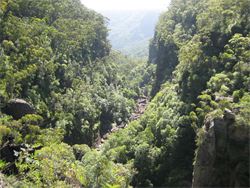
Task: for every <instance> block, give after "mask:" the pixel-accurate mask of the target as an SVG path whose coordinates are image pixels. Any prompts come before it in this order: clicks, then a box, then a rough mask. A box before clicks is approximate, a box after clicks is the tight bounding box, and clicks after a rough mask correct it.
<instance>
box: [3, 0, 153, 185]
mask: <svg viewBox="0 0 250 188" xmlns="http://www.w3.org/2000/svg"><path fill="white" fill-rule="evenodd" d="M105 24H106V22H105V19H104V17H103V16H101V15H100V14H98V13H96V12H94V11H91V10H88V9H87V8H85V7H84V6H83V5H82V4H81V3H80V0H52V1H51V0H37V1H34V0H1V1H0V108H1V111H0V171H1V173H3V174H5V175H6V176H3V178H4V181H3V182H6V184H7V183H8V184H9V185H13V186H14V187H82V186H84V187H93V186H94V187H101V186H104V185H105V186H109V184H110V185H117V184H118V185H121V186H123V187H126V186H127V185H128V182H129V181H130V176H131V173H132V170H131V171H130V170H128V169H131V168H130V166H125V165H124V166H123V165H119V164H118V165H117V164H115V163H114V162H112V161H109V160H108V158H107V157H105V156H102V155H100V154H99V153H97V152H96V151H92V150H91V149H90V148H89V146H90V147H92V146H93V145H94V143H95V142H96V141H97V140H98V139H100V137H101V136H103V135H104V134H106V133H107V132H108V131H110V130H111V129H112V126H113V125H119V123H120V122H127V121H128V119H129V117H130V113H131V112H132V111H133V109H134V106H135V102H134V101H135V100H136V99H137V98H138V97H139V96H140V95H142V94H143V93H144V88H147V87H146V86H147V83H148V82H150V81H151V76H150V72H151V71H152V68H150V67H151V66H148V65H147V64H146V63H145V61H134V60H131V59H128V58H126V57H124V56H123V55H121V54H117V53H113V52H110V51H111V49H110V44H109V42H108V39H107V32H108V30H107V28H106V25H105ZM148 71H149V72H148ZM146 90H147V89H145V91H146ZM146 93H147V92H146ZM77 144H80V145H77ZM85 144H86V145H85ZM83 156H85V157H86V158H85V159H84V160H82V158H83ZM83 161H84V162H83ZM98 161H99V162H98ZM96 163H98V164H100V166H98V165H96ZM100 168H102V169H103V172H100ZM120 172H123V173H122V174H120V175H119V173H120ZM100 176H102V178H101V177H100ZM17 177H18V178H17ZM114 177H115V178H114ZM1 179H2V176H1ZM1 181H2V180H1Z"/></svg>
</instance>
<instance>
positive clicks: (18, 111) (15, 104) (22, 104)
mask: <svg viewBox="0 0 250 188" xmlns="http://www.w3.org/2000/svg"><path fill="white" fill-rule="evenodd" d="M2 111H3V113H5V114H7V115H11V116H12V117H13V118H14V119H15V120H18V119H21V118H22V117H23V116H25V115H27V114H34V113H35V109H34V108H33V106H32V105H31V104H29V103H28V102H26V101H25V100H23V99H11V100H10V101H9V102H8V103H7V104H6V106H5V107H4V108H2Z"/></svg>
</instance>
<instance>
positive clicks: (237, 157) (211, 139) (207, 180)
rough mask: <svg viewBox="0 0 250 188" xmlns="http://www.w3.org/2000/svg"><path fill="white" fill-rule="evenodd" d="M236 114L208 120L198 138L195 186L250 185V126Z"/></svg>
mask: <svg viewBox="0 0 250 188" xmlns="http://www.w3.org/2000/svg"><path fill="white" fill-rule="evenodd" d="M235 118H236V117H235V114H234V113H232V112H230V111H229V110H226V111H225V112H224V116H223V117H220V118H214V119H210V120H207V121H206V123H205V125H204V127H203V128H202V130H201V134H200V136H199V137H198V140H199V142H198V148H197V151H196V159H195V164H194V173H193V187H249V178H248V177H249V149H250V147H249V146H250V145H249V139H250V134H249V126H240V125H237V122H236V119H235Z"/></svg>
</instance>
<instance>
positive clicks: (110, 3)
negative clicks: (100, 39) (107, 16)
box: [81, 0, 170, 11]
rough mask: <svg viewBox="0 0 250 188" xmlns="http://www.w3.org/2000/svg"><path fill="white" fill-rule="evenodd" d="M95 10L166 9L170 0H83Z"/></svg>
mask: <svg viewBox="0 0 250 188" xmlns="http://www.w3.org/2000/svg"><path fill="white" fill-rule="evenodd" d="M81 1H82V3H83V4H84V5H85V6H87V7H88V8H91V9H94V10H97V11H98V10H100V11H102V10H165V9H166V8H167V6H168V4H169V2H170V0H81Z"/></svg>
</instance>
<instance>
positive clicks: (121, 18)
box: [101, 10, 160, 57]
mask: <svg viewBox="0 0 250 188" xmlns="http://www.w3.org/2000/svg"><path fill="white" fill-rule="evenodd" d="M101 13H102V14H103V15H104V16H105V17H107V18H108V19H109V29H110V34H109V40H110V41H111V44H112V46H113V48H114V49H117V50H120V51H122V52H123V53H125V54H128V55H133V56H137V57H143V56H147V54H148V46H149V40H150V39H151V38H152V37H153V35H154V28H155V25H156V23H157V20H158V17H159V15H160V11H159V10H155V11H103V12H101Z"/></svg>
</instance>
